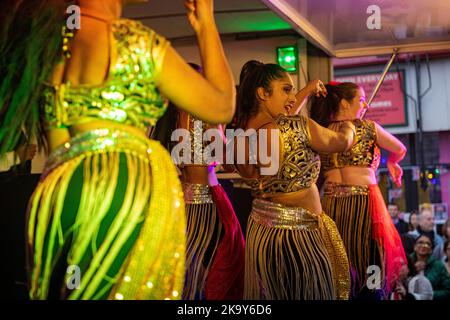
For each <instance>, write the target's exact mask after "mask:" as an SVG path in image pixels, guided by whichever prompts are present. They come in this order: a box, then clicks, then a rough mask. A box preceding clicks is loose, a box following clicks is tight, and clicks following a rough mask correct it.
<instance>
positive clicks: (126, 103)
mask: <svg viewBox="0 0 450 320" xmlns="http://www.w3.org/2000/svg"><path fill="white" fill-rule="evenodd" d="M110 29H111V33H112V39H113V41H112V42H111V43H112V45H111V48H110V52H114V53H115V57H116V59H115V61H110V62H112V63H110V67H109V72H108V76H107V79H106V81H105V82H104V83H103V84H101V85H98V86H93V85H78V86H76V87H75V86H71V85H70V83H64V84H61V85H55V86H50V85H48V86H46V88H45V91H44V105H43V109H44V110H43V113H44V117H45V122H46V125H47V126H48V127H63V128H64V127H70V126H71V125H74V124H79V123H83V122H88V121H92V120H110V121H114V122H118V123H121V124H126V125H131V126H133V127H137V128H140V129H143V130H145V128H146V127H147V126H153V125H155V123H156V121H157V120H158V119H159V118H160V117H161V116H162V115H163V114H164V112H165V110H166V106H167V103H166V101H165V100H164V99H163V98H162V97H161V95H160V93H159V92H158V89H157V88H156V85H155V80H154V79H155V75H156V74H158V73H159V72H160V71H161V66H162V62H163V58H164V54H165V52H166V49H167V47H168V46H169V45H170V44H169V42H168V41H167V40H166V39H165V38H163V37H161V36H159V35H158V34H156V33H155V32H154V31H153V30H151V29H149V28H147V27H145V26H144V25H143V24H142V23H140V22H138V21H133V20H128V19H120V20H116V21H113V22H111V24H110Z"/></svg>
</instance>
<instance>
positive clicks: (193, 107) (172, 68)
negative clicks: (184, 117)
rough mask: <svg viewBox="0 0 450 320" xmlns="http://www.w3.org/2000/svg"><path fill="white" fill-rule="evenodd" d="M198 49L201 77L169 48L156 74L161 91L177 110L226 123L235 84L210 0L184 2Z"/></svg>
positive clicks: (230, 114) (228, 117)
mask: <svg viewBox="0 0 450 320" xmlns="http://www.w3.org/2000/svg"><path fill="white" fill-rule="evenodd" d="M185 4H186V7H187V8H188V18H189V21H190V23H191V25H192V27H193V28H194V30H195V32H196V34H197V38H198V42H199V48H200V55H201V59H202V66H203V70H204V77H203V76H202V75H200V74H198V73H197V72H196V71H195V70H193V69H192V68H191V67H190V66H189V65H188V64H187V63H186V62H185V61H184V59H183V58H182V57H181V56H180V55H179V54H178V53H177V52H176V51H175V50H174V49H173V48H172V47H171V46H169V47H168V49H167V52H166V54H165V58H164V61H163V65H162V72H161V73H160V74H159V75H157V77H156V83H157V86H158V88H159V89H160V91H161V92H162V93H163V94H164V95H165V96H166V97H168V98H169V99H170V100H171V101H172V102H173V103H174V104H175V105H177V106H178V107H179V108H181V109H184V110H186V111H187V112H188V113H190V114H192V115H194V116H195V117H197V118H199V119H201V120H204V121H206V122H208V123H212V124H218V123H228V122H230V121H231V118H232V117H233V114H234V110H235V85H234V80H233V75H232V73H231V70H230V67H229V65H228V62H227V60H226V58H225V53H224V51H223V48H222V43H221V41H220V37H219V33H218V31H217V27H216V23H215V21H214V14H213V1H212V0H195V1H186V2H185Z"/></svg>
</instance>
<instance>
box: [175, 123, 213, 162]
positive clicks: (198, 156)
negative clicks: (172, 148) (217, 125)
mask: <svg viewBox="0 0 450 320" xmlns="http://www.w3.org/2000/svg"><path fill="white" fill-rule="evenodd" d="M187 129H188V131H189V139H190V147H191V159H192V161H193V162H194V164H195V165H204V166H208V165H209V163H207V162H206V159H204V157H203V152H204V150H205V148H206V147H208V145H209V143H210V142H209V141H208V140H206V139H205V140H203V134H204V132H205V131H206V130H208V129H209V125H208V124H207V123H206V122H204V121H201V120H199V119H197V118H195V117H194V116H193V115H191V114H188V115H187ZM183 152H184V150H183V149H182V150H180V155H181V158H182V157H183ZM190 164H191V163H181V164H180V165H179V167H181V168H182V167H183V166H185V165H190Z"/></svg>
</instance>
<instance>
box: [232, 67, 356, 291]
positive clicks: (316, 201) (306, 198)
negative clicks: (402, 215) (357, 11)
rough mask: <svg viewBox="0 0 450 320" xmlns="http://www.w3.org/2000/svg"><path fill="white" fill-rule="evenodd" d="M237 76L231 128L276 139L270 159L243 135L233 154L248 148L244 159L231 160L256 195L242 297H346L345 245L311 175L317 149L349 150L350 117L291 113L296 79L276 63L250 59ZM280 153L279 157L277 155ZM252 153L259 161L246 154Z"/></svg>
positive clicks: (261, 141)
mask: <svg viewBox="0 0 450 320" xmlns="http://www.w3.org/2000/svg"><path fill="white" fill-rule="evenodd" d="M240 79H241V83H240V85H239V87H238V96H237V109H236V110H237V111H236V119H235V126H236V128H242V129H245V130H247V129H254V130H255V134H256V137H257V140H258V146H266V147H267V148H266V150H271V145H272V143H273V145H275V146H278V144H277V142H278V141H279V147H277V148H275V149H274V150H272V151H271V152H269V154H268V156H269V157H270V159H271V162H270V163H269V162H266V161H263V159H262V157H261V156H260V155H258V156H256V155H254V154H252V153H251V147H250V146H249V144H248V143H247V144H246V150H237V152H238V154H237V155H236V153H235V156H237V158H238V160H239V156H240V155H239V153H245V159H246V163H245V164H237V165H236V168H237V170H238V171H239V173H240V174H241V175H242V176H243V177H244V178H245V181H246V183H248V185H249V186H250V187H251V188H252V189H253V195H254V197H255V199H254V200H253V208H252V212H251V215H250V217H249V222H248V227H247V237H246V250H245V284H244V298H246V299H346V298H347V297H348V290H349V286H350V280H349V270H348V261H347V257H346V253H345V249H344V246H343V244H342V240H341V239H340V236H339V233H338V231H337V229H336V226H335V225H334V223H333V222H332V220H331V219H329V218H327V216H326V215H324V214H323V213H322V207H321V205H320V197H319V192H318V190H317V187H316V186H315V181H316V179H317V176H318V174H319V169H320V159H319V155H318V154H317V153H316V152H317V151H344V150H346V149H347V148H348V147H350V145H351V142H352V138H353V128H352V125H351V123H349V124H348V126H342V129H341V132H340V133H336V132H333V131H331V130H328V129H326V128H323V127H321V126H319V125H317V123H316V122H314V121H312V120H310V119H308V118H307V117H304V116H290V115H289V112H290V110H292V109H293V108H294V107H295V105H296V96H295V94H294V92H293V89H294V87H293V84H292V79H291V77H290V76H289V74H288V73H287V72H286V71H285V70H284V69H283V68H281V67H280V66H278V65H275V64H263V63H261V62H257V61H249V62H247V63H246V64H245V65H244V67H243V69H242V72H241V78H240ZM311 93H312V92H311ZM265 130H268V131H269V130H272V131H273V132H275V133H277V135H278V138H273V137H272V136H271V133H270V131H269V133H268V134H265V132H264V131H265ZM237 139H241V138H240V137H238V138H237ZM274 139H278V140H274ZM247 141H251V139H250V138H248V137H247ZM277 153H278V159H279V161H277V160H274V159H276V158H277V157H276V155H277ZM254 157H255V158H256V160H257V161H256V164H252V163H251V162H250V161H251V159H253V158H254ZM273 165H275V166H276V165H278V168H277V170H276V172H275V173H274V174H270V175H264V171H265V170H264V169H265V168H267V167H270V166H273ZM275 168H276V167H275Z"/></svg>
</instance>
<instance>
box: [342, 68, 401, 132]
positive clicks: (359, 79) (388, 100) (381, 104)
mask: <svg viewBox="0 0 450 320" xmlns="http://www.w3.org/2000/svg"><path fill="white" fill-rule="evenodd" d="M379 78H380V74H378V73H373V74H360V75H351V76H342V77H336V78H335V80H336V81H339V82H354V83H356V84H357V85H359V86H361V87H362V88H364V91H365V92H366V99H367V100H369V98H370V96H371V94H372V92H373V89H374V88H375V86H376V84H377V82H378V79H379ZM402 81H403V74H402V73H401V72H388V73H387V74H386V78H384V81H383V83H382V84H381V87H380V90H379V91H378V93H377V95H376V97H375V99H374V100H373V101H372V103H371V105H370V108H369V110H368V111H367V113H366V116H365V118H366V119H370V120H373V121H375V122H377V123H379V124H380V125H382V126H407V125H408V117H407V113H406V105H405V95H404V93H403V90H402V88H404V86H402V84H403V83H402Z"/></svg>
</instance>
